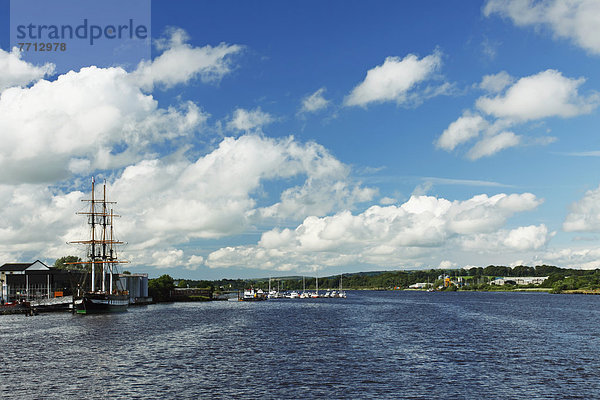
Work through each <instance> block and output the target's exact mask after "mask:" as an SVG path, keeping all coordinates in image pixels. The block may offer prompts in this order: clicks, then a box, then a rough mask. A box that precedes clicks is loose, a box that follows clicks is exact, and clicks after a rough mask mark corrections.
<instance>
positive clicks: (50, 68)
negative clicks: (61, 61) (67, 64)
mask: <svg viewBox="0 0 600 400" xmlns="http://www.w3.org/2000/svg"><path fill="white" fill-rule="evenodd" d="M0 71H2V74H0V91H2V90H4V89H6V88H9V87H13V86H26V85H28V84H30V83H32V82H36V81H37V80H39V79H41V78H43V77H44V76H46V75H51V74H52V73H53V72H54V64H50V63H47V64H44V65H42V66H39V67H38V66H35V65H32V64H29V63H28V62H26V61H23V60H21V52H20V51H19V49H18V48H16V47H15V48H13V50H12V52H10V53H9V52H6V51H4V50H2V49H0Z"/></svg>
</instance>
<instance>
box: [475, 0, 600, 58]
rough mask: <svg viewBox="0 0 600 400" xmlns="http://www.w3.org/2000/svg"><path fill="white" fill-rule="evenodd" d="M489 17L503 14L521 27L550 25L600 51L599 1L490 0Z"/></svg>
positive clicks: (561, 35)
mask: <svg viewBox="0 0 600 400" xmlns="http://www.w3.org/2000/svg"><path fill="white" fill-rule="evenodd" d="M483 13H484V15H485V16H488V17H489V16H490V15H491V14H499V15H501V16H503V17H506V18H510V19H511V20H512V21H513V22H514V24H515V25H517V26H534V27H536V28H537V27H540V26H544V27H548V28H550V29H551V30H552V32H553V33H554V36H556V37H558V38H565V39H569V40H571V41H572V42H574V43H575V44H576V45H578V46H580V47H581V48H583V49H585V50H587V51H588V52H590V53H592V54H600V3H598V1H596V0H570V1H564V0H543V1H536V2H533V1H529V0H489V1H488V2H487V3H486V4H485V6H484V8H483Z"/></svg>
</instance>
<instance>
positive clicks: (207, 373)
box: [0, 291, 600, 399]
mask: <svg viewBox="0 0 600 400" xmlns="http://www.w3.org/2000/svg"><path fill="white" fill-rule="evenodd" d="M599 350H600V296H576V295H548V294H525V293H426V292H369V291H363V292H349V296H348V298H347V299H311V300H273V301H266V302H256V303H243V302H242V303H240V302H212V303H178V304H167V305H153V306H148V307H142V308H130V310H129V312H127V313H124V314H116V315H97V316H93V315H87V316H81V315H71V314H40V315H38V316H36V317H25V316H23V315H13V316H0V398H2V399H43V398H85V399H90V398H97V399H101V398H102V399H105V398H124V399H131V398H167V399H175V398H179V399H203V398H242V397H244V398H259V397H260V398H273V399H285V398H289V399H299V398H330V399H342V398H374V399H381V398H415V399H429V398H434V397H442V398H459V399H484V398H485V399H505V398H510V399H549V398H556V399H558V398H560V399H564V398H600V351H599Z"/></svg>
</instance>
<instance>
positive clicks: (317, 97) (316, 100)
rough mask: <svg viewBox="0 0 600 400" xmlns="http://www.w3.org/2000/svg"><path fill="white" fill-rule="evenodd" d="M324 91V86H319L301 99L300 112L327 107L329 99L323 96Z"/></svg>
mask: <svg viewBox="0 0 600 400" xmlns="http://www.w3.org/2000/svg"><path fill="white" fill-rule="evenodd" d="M324 93H325V88H320V89H319V90H317V91H316V92H314V93H313V94H311V95H309V96H306V97H305V98H304V99H302V107H301V108H300V112H301V113H313V112H317V111H320V110H323V109H325V108H327V106H328V105H329V103H330V101H329V100H327V99H326V98H325V97H324V96H323V94H324Z"/></svg>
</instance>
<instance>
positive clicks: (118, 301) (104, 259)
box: [69, 178, 129, 314]
mask: <svg viewBox="0 0 600 400" xmlns="http://www.w3.org/2000/svg"><path fill="white" fill-rule="evenodd" d="M82 201H87V202H89V203H90V208H89V211H85V212H79V213H77V214H80V215H85V216H87V218H88V225H90V239H89V240H78V241H73V242H71V243H76V244H83V245H86V246H87V249H88V252H87V258H88V260H87V261H82V262H77V263H69V264H84V265H90V266H91V268H90V272H91V281H90V286H89V287H90V290H87V287H86V286H87V285H86V284H84V290H78V292H77V293H76V294H75V296H74V297H73V306H74V310H75V311H76V312H77V313H78V314H95V313H110V312H123V311H127V307H128V306H129V293H128V292H127V291H125V290H122V289H120V288H119V287H118V286H119V282H118V280H116V278H117V277H118V274H117V273H116V266H117V265H118V264H119V263H122V262H125V261H118V260H117V252H116V249H115V247H114V246H116V245H119V244H123V242H120V241H118V240H115V239H114V237H113V235H114V232H113V220H114V218H115V217H118V216H117V215H115V214H114V213H113V210H112V209H110V210H109V205H111V204H114V203H115V202H110V201H107V200H106V182H105V183H104V190H103V196H102V199H96V198H95V182H94V178H92V195H91V199H90V200H82ZM98 275H99V276H98ZM98 281H99V282H98Z"/></svg>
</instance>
